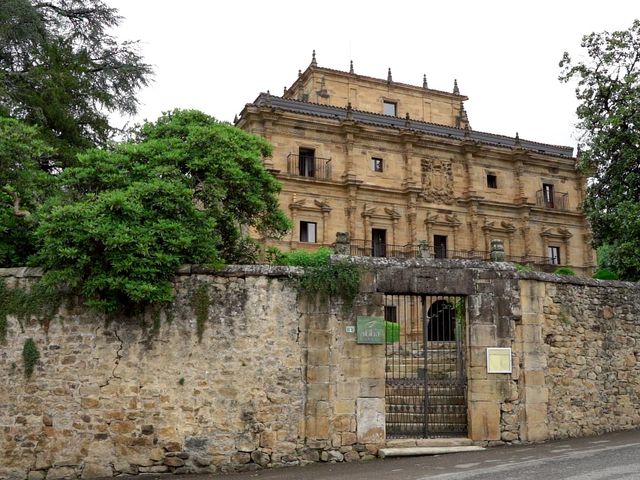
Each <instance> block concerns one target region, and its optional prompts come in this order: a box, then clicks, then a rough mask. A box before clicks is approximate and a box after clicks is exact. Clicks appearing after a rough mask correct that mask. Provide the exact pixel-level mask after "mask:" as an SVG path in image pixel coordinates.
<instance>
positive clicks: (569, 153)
mask: <svg viewBox="0 0 640 480" xmlns="http://www.w3.org/2000/svg"><path fill="white" fill-rule="evenodd" d="M253 104H254V105H256V106H271V107H274V108H279V109H282V110H285V111H288V112H293V113H300V114H304V115H313V116H316V117H324V118H334V119H337V120H346V119H347V109H346V108H341V107H334V106H331V105H320V104H317V103H310V102H301V101H299V100H292V99H286V98H281V97H276V96H274V95H269V94H267V93H261V94H260V95H259V96H258V98H257V99H256V100H255V102H254V103H253ZM351 118H352V119H353V120H354V121H357V122H361V123H365V124H369V125H379V126H382V127H391V128H409V129H410V130H413V131H416V132H421V133H426V134H429V135H435V136H439V137H445V138H452V139H457V140H464V139H465V130H463V129H461V128H454V127H449V126H446V125H439V124H437V123H429V122H422V121H419V120H413V119H411V120H409V125H408V126H407V120H406V119H404V118H400V117H392V116H389V115H382V114H379V113H370V112H362V111H360V110H351ZM466 133H467V134H468V139H470V140H472V141H475V142H478V143H482V144H486V145H495V146H498V147H507V148H514V147H516V139H515V138H513V137H507V136H504V135H496V134H493V133H485V132H478V131H475V130H468V131H467V132H466ZM519 142H520V147H522V148H524V149H527V150H531V151H533V152H537V153H543V154H545V155H553V156H555V157H564V158H572V157H573V148H572V147H563V146H558V145H548V144H546V143H538V142H532V141H530V140H522V139H520V140H519Z"/></svg>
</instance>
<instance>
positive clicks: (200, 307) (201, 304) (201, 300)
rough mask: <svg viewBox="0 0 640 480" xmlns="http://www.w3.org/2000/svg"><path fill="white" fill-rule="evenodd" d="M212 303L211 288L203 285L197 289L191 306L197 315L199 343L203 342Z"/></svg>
mask: <svg viewBox="0 0 640 480" xmlns="http://www.w3.org/2000/svg"><path fill="white" fill-rule="evenodd" d="M210 303H211V300H210V298H209V286H208V285H206V284H202V285H200V286H199V287H198V288H197V289H196V291H195V292H194V294H193V297H192V299H191V306H192V307H193V310H194V312H195V315H196V333H197V334H198V342H201V341H202V335H203V334H204V330H205V328H206V326H207V320H208V319H209V304H210Z"/></svg>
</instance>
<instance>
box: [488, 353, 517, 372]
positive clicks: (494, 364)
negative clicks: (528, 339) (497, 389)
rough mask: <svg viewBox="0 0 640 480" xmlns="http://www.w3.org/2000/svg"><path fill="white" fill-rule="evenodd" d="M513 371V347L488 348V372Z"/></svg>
mask: <svg viewBox="0 0 640 480" xmlns="http://www.w3.org/2000/svg"><path fill="white" fill-rule="evenodd" d="M511 371H512V366H511V348H487V373H511Z"/></svg>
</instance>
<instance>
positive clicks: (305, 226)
mask: <svg viewBox="0 0 640 480" xmlns="http://www.w3.org/2000/svg"><path fill="white" fill-rule="evenodd" d="M311 225H313V240H312V241H311V240H309V238H310V235H309V226H311ZM303 232H304V234H303ZM303 236H304V237H305V238H306V239H303ZM299 239H300V243H318V222H309V221H307V220H300V235H299Z"/></svg>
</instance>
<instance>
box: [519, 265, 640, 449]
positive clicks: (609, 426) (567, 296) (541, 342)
mask: <svg viewBox="0 0 640 480" xmlns="http://www.w3.org/2000/svg"><path fill="white" fill-rule="evenodd" d="M530 277H531V278H535V280H534V279H530V280H523V281H521V287H522V292H523V295H522V298H523V305H525V304H526V305H527V308H528V312H527V314H526V315H524V316H523V323H525V319H527V318H528V320H529V321H528V322H526V323H528V325H527V327H526V328H528V329H529V331H528V332H526V333H525V335H527V336H529V337H530V340H531V342H530V349H531V350H533V349H535V353H534V355H535V356H536V361H537V362H539V367H540V368H539V374H538V375H536V379H535V380H536V383H538V384H539V385H538V386H537V387H535V389H536V390H535V391H533V390H532V393H533V394H535V395H536V396H538V403H539V404H540V406H541V411H540V412H539V415H540V416H543V418H544V419H546V425H545V428H546V430H547V432H546V433H547V438H566V437H578V436H585V435H594V434H600V433H604V432H610V431H615V430H624V429H630V428H638V427H639V426H640V286H639V285H638V284H631V283H625V282H602V281H595V280H589V279H577V278H576V279H563V280H564V281H560V280H559V279H557V278H550V277H549V276H542V275H530ZM525 297H528V298H526V299H525ZM530 388H533V387H530ZM545 404H546V409H543V408H542V406H543V405H545Z"/></svg>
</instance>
